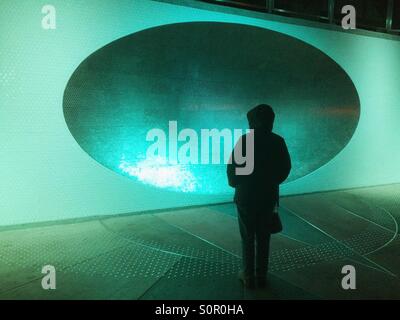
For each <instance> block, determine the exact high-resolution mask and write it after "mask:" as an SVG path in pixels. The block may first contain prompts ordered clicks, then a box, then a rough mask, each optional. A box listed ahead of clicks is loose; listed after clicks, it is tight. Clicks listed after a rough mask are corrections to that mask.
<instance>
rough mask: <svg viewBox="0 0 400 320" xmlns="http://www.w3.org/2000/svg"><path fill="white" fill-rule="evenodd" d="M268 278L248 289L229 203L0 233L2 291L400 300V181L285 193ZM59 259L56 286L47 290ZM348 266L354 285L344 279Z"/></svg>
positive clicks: (27, 295) (29, 295)
mask: <svg viewBox="0 0 400 320" xmlns="http://www.w3.org/2000/svg"><path fill="white" fill-rule="evenodd" d="M281 204H282V207H281V216H282V219H283V222H284V232H283V233H281V234H279V235H274V236H273V240H272V253H271V263H270V285H269V287H268V288H266V289H263V290H253V291H249V290H244V289H243V287H242V286H241V284H240V282H239V281H238V280H237V278H236V275H237V272H238V270H239V268H240V263H241V257H240V238H239V232H238V226H237V219H236V212H235V208H234V206H233V204H225V205H215V206H208V207H202V208H195V209H182V210H178V211H166V212H157V213H152V214H149V213H147V214H141V215H138V214H136V215H130V216H120V217H113V218H104V219H94V220H90V221H86V222H79V223H68V224H66V223H63V224H53V225H48V226H35V227H30V228H29V227H27V228H20V229H12V230H11V229H10V230H5V231H2V232H0V257H1V265H0V299H360V298H367V299H383V298H387V299H399V298H400V278H399V276H400V237H399V235H398V224H399V222H400V184H399V185H390V186H382V187H374V188H363V189H356V190H348V191H340V192H328V193H318V194H312V195H304V196H295V197H287V198H283V199H282V203H281ZM45 265H53V266H55V268H56V271H57V277H56V280H57V289H56V290H50V291H47V290H43V289H42V286H41V280H42V277H43V275H42V274H41V269H42V267H43V266H45ZM344 265H353V266H354V267H355V269H356V284H357V288H356V290H344V289H343V288H342V287H341V280H342V278H343V276H344V275H343V274H342V273H341V270H342V267H343V266H344Z"/></svg>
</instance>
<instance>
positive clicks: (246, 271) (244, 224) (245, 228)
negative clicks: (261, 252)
mask: <svg viewBox="0 0 400 320" xmlns="http://www.w3.org/2000/svg"><path fill="white" fill-rule="evenodd" d="M252 220H253V219H252V217H251V214H250V212H249V211H248V210H247V209H246V208H243V207H239V206H238V221H239V230H240V235H241V238H242V261H243V267H242V272H241V278H242V280H243V282H244V283H245V285H248V286H249V287H252V286H253V285H254V277H255V274H254V273H255V225H254V223H253V221H252Z"/></svg>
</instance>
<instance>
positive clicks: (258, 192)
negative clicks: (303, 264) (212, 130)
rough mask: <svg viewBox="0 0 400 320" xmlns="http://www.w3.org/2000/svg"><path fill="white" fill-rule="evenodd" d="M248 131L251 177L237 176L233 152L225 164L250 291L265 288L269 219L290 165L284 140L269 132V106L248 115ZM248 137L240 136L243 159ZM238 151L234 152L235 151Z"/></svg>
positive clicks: (245, 280)
mask: <svg viewBox="0 0 400 320" xmlns="http://www.w3.org/2000/svg"><path fill="white" fill-rule="evenodd" d="M247 119H248V122H249V126H250V129H253V130H254V131H253V134H254V169H253V172H252V173H251V174H248V175H238V174H237V171H236V169H237V168H240V167H243V166H244V165H239V164H238V163H241V162H239V161H237V159H235V151H234V152H232V155H231V159H232V163H230V164H228V168H227V173H228V181H229V185H230V186H231V187H233V188H235V197H234V201H235V203H236V205H237V209H238V220H239V228H240V234H241V238H242V257H243V269H242V271H241V272H240V279H241V280H242V282H243V284H244V285H245V286H246V287H248V288H252V287H254V286H255V283H256V280H257V283H258V285H259V286H261V287H263V286H265V285H266V276H267V271H268V260H269V242H270V237H271V231H272V230H271V222H272V220H271V218H272V213H273V211H274V208H275V206H277V205H278V203H279V185H280V184H281V183H282V182H283V181H285V180H286V178H287V177H288V175H289V173H290V169H291V161H290V156H289V152H288V149H287V147H286V143H285V140H284V139H283V138H282V137H280V136H279V135H277V134H275V133H273V132H272V128H273V123H274V120H275V114H274V111H273V110H272V108H271V107H270V106H268V105H259V106H257V107H255V108H254V109H252V110H250V111H249V112H248V113H247ZM248 135H249V133H248V134H246V135H244V136H242V137H241V138H240V139H239V140H238V142H237V144H236V146H235V150H236V149H237V148H239V151H240V146H242V148H241V152H242V154H243V155H245V152H246V141H247V143H249V141H251V140H248V139H245V137H247V136H248ZM236 151H237V150H236Z"/></svg>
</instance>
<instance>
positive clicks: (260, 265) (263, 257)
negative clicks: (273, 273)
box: [256, 230, 271, 286]
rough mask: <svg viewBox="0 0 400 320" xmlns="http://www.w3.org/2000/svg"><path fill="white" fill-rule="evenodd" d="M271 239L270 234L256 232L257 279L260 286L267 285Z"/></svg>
mask: <svg viewBox="0 0 400 320" xmlns="http://www.w3.org/2000/svg"><path fill="white" fill-rule="evenodd" d="M270 239H271V234H270V233H269V232H266V231H265V230H263V232H262V231H261V230H260V231H259V232H256V278H257V282H258V284H259V285H260V286H264V285H265V282H266V277H267V273H268V263H269V244H270Z"/></svg>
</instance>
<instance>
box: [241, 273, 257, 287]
mask: <svg viewBox="0 0 400 320" xmlns="http://www.w3.org/2000/svg"><path fill="white" fill-rule="evenodd" d="M239 280H240V281H241V282H242V283H243V286H244V287H245V288H247V289H254V288H255V287H256V282H255V279H254V277H251V276H247V275H245V274H244V272H243V271H240V272H239Z"/></svg>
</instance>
